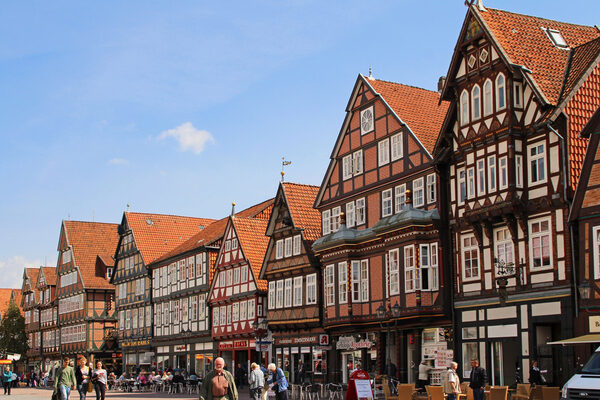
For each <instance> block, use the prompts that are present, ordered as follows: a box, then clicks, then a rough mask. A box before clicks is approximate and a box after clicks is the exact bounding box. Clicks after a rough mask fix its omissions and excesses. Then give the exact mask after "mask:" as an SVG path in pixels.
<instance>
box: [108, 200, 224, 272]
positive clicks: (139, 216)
mask: <svg viewBox="0 0 600 400" xmlns="http://www.w3.org/2000/svg"><path fill="white" fill-rule="evenodd" d="M125 218H126V219H127V224H128V226H129V228H130V229H131V231H132V232H133V237H134V239H135V244H136V246H137V248H138V250H139V251H140V253H141V254H142V258H143V259H144V263H145V264H146V265H148V264H150V263H152V262H154V261H156V260H157V259H158V258H159V257H162V256H163V255H164V254H166V253H168V252H170V251H171V250H173V249H175V248H176V247H178V246H180V245H181V244H183V243H185V242H186V241H188V240H189V239H190V238H191V237H192V236H193V235H195V234H196V233H198V232H200V231H202V230H204V229H206V227H207V226H209V225H210V224H212V223H213V222H215V220H214V219H211V218H194V217H183V216H179V215H166V214H148V213H134V212H125ZM113 254H114V252H113Z"/></svg>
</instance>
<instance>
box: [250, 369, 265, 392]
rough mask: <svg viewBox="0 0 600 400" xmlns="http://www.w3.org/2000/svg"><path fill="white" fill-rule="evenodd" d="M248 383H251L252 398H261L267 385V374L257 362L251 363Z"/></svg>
mask: <svg viewBox="0 0 600 400" xmlns="http://www.w3.org/2000/svg"><path fill="white" fill-rule="evenodd" d="M248 383H249V384H250V399H252V400H260V399H261V397H262V391H263V389H264V387H265V374H264V373H263V372H262V371H261V370H260V368H259V367H258V364H256V363H252V364H251V365H250V376H249V377H248Z"/></svg>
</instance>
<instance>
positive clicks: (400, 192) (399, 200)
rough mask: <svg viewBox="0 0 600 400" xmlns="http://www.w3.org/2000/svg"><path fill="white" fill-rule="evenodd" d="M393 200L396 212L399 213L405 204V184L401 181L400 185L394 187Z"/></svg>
mask: <svg viewBox="0 0 600 400" xmlns="http://www.w3.org/2000/svg"><path fill="white" fill-rule="evenodd" d="M394 193H395V202H396V213H399V212H400V211H402V209H404V205H405V204H406V184H405V183H403V184H402V185H400V186H396V187H395V188H394Z"/></svg>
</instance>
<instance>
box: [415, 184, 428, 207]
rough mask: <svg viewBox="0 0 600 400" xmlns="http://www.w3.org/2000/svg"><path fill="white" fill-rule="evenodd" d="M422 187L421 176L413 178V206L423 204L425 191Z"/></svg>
mask: <svg viewBox="0 0 600 400" xmlns="http://www.w3.org/2000/svg"><path fill="white" fill-rule="evenodd" d="M424 191H425V190H424V188H423V178H422V177H421V178H419V179H415V180H414V181H413V193H414V197H413V199H414V201H413V204H414V205H415V207H422V206H423V205H424V204H425V193H424Z"/></svg>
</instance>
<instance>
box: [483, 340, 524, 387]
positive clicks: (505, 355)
mask: <svg viewBox="0 0 600 400" xmlns="http://www.w3.org/2000/svg"><path fill="white" fill-rule="evenodd" d="M520 354H521V350H520V348H519V343H518V342H515V341H496V342H492V346H491V359H490V360H491V367H492V368H491V371H492V372H491V373H490V380H491V384H492V385H496V386H510V385H512V384H514V383H515V382H516V379H517V368H518V367H519V356H520Z"/></svg>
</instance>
